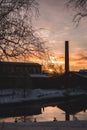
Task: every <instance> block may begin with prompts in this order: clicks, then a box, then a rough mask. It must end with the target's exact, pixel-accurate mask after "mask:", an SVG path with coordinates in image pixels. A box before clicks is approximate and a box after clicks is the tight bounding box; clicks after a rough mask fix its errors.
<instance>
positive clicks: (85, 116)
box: [0, 106, 87, 122]
mask: <svg viewBox="0 0 87 130" xmlns="http://www.w3.org/2000/svg"><path fill="white" fill-rule="evenodd" d="M54 117H55V118H56V119H57V120H58V121H64V120H65V112H64V111H62V110H61V109H59V108H58V107H57V106H55V107H51V106H50V107H45V108H44V110H43V109H42V113H41V114H38V115H33V116H26V117H25V116H21V117H13V118H12V117H10V118H2V119H0V121H1V122H3V121H4V122H14V121H15V119H17V121H18V122H20V121H26V122H28V121H29V122H30V121H32V122H34V121H37V122H41V121H53V120H54ZM70 120H87V111H85V112H84V111H81V112H79V113H77V114H75V115H70Z"/></svg>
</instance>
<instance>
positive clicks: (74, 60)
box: [33, 0, 87, 70]
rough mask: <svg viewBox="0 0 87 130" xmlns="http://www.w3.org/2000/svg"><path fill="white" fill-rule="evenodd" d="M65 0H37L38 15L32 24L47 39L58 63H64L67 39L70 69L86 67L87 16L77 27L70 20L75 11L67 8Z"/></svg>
mask: <svg viewBox="0 0 87 130" xmlns="http://www.w3.org/2000/svg"><path fill="white" fill-rule="evenodd" d="M65 2H66V0H39V4H40V5H39V11H40V16H39V17H38V18H37V19H34V20H33V25H34V26H35V28H36V29H37V30H38V29H39V33H40V35H41V36H42V37H43V38H44V39H45V40H47V41H48V42H47V46H48V47H49V48H51V51H52V52H51V53H53V54H54V57H57V58H56V59H57V61H58V62H59V64H61V63H64V52H65V51H64V47H65V45H64V44H65V41H66V40H68V41H69V48H70V49H69V50H70V51H69V52H70V70H79V69H87V18H85V19H83V20H81V22H80V24H79V26H78V27H76V26H75V25H74V23H73V22H72V19H73V15H74V14H75V12H73V11H72V9H67V8H66V6H65Z"/></svg>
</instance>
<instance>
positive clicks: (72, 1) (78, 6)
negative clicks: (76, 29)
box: [67, 0, 87, 24]
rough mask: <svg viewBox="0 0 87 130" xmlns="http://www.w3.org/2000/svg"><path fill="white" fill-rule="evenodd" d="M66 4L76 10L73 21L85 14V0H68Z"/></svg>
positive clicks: (86, 7) (86, 4) (86, 10)
mask: <svg viewBox="0 0 87 130" xmlns="http://www.w3.org/2000/svg"><path fill="white" fill-rule="evenodd" d="M67 6H68V7H70V8H73V9H74V11H75V12H76V14H75V15H74V18H73V21H74V22H76V23H77V24H78V23H79V21H80V20H81V19H82V18H84V17H86V16H87V0H68V2H67Z"/></svg>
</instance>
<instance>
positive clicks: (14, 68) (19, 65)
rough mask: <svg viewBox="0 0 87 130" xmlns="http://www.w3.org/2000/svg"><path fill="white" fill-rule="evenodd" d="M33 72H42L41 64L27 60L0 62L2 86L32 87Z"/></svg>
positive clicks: (0, 84) (0, 83)
mask: <svg viewBox="0 0 87 130" xmlns="http://www.w3.org/2000/svg"><path fill="white" fill-rule="evenodd" d="M31 74H41V65H40V64H38V63H25V62H0V88H32V87H33V86H32V79H31V77H30V75H31Z"/></svg>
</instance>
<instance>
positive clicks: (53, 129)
mask: <svg viewBox="0 0 87 130" xmlns="http://www.w3.org/2000/svg"><path fill="white" fill-rule="evenodd" d="M16 129H17V130H87V121H54V122H20V123H5V122H2V123H0V130H16Z"/></svg>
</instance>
